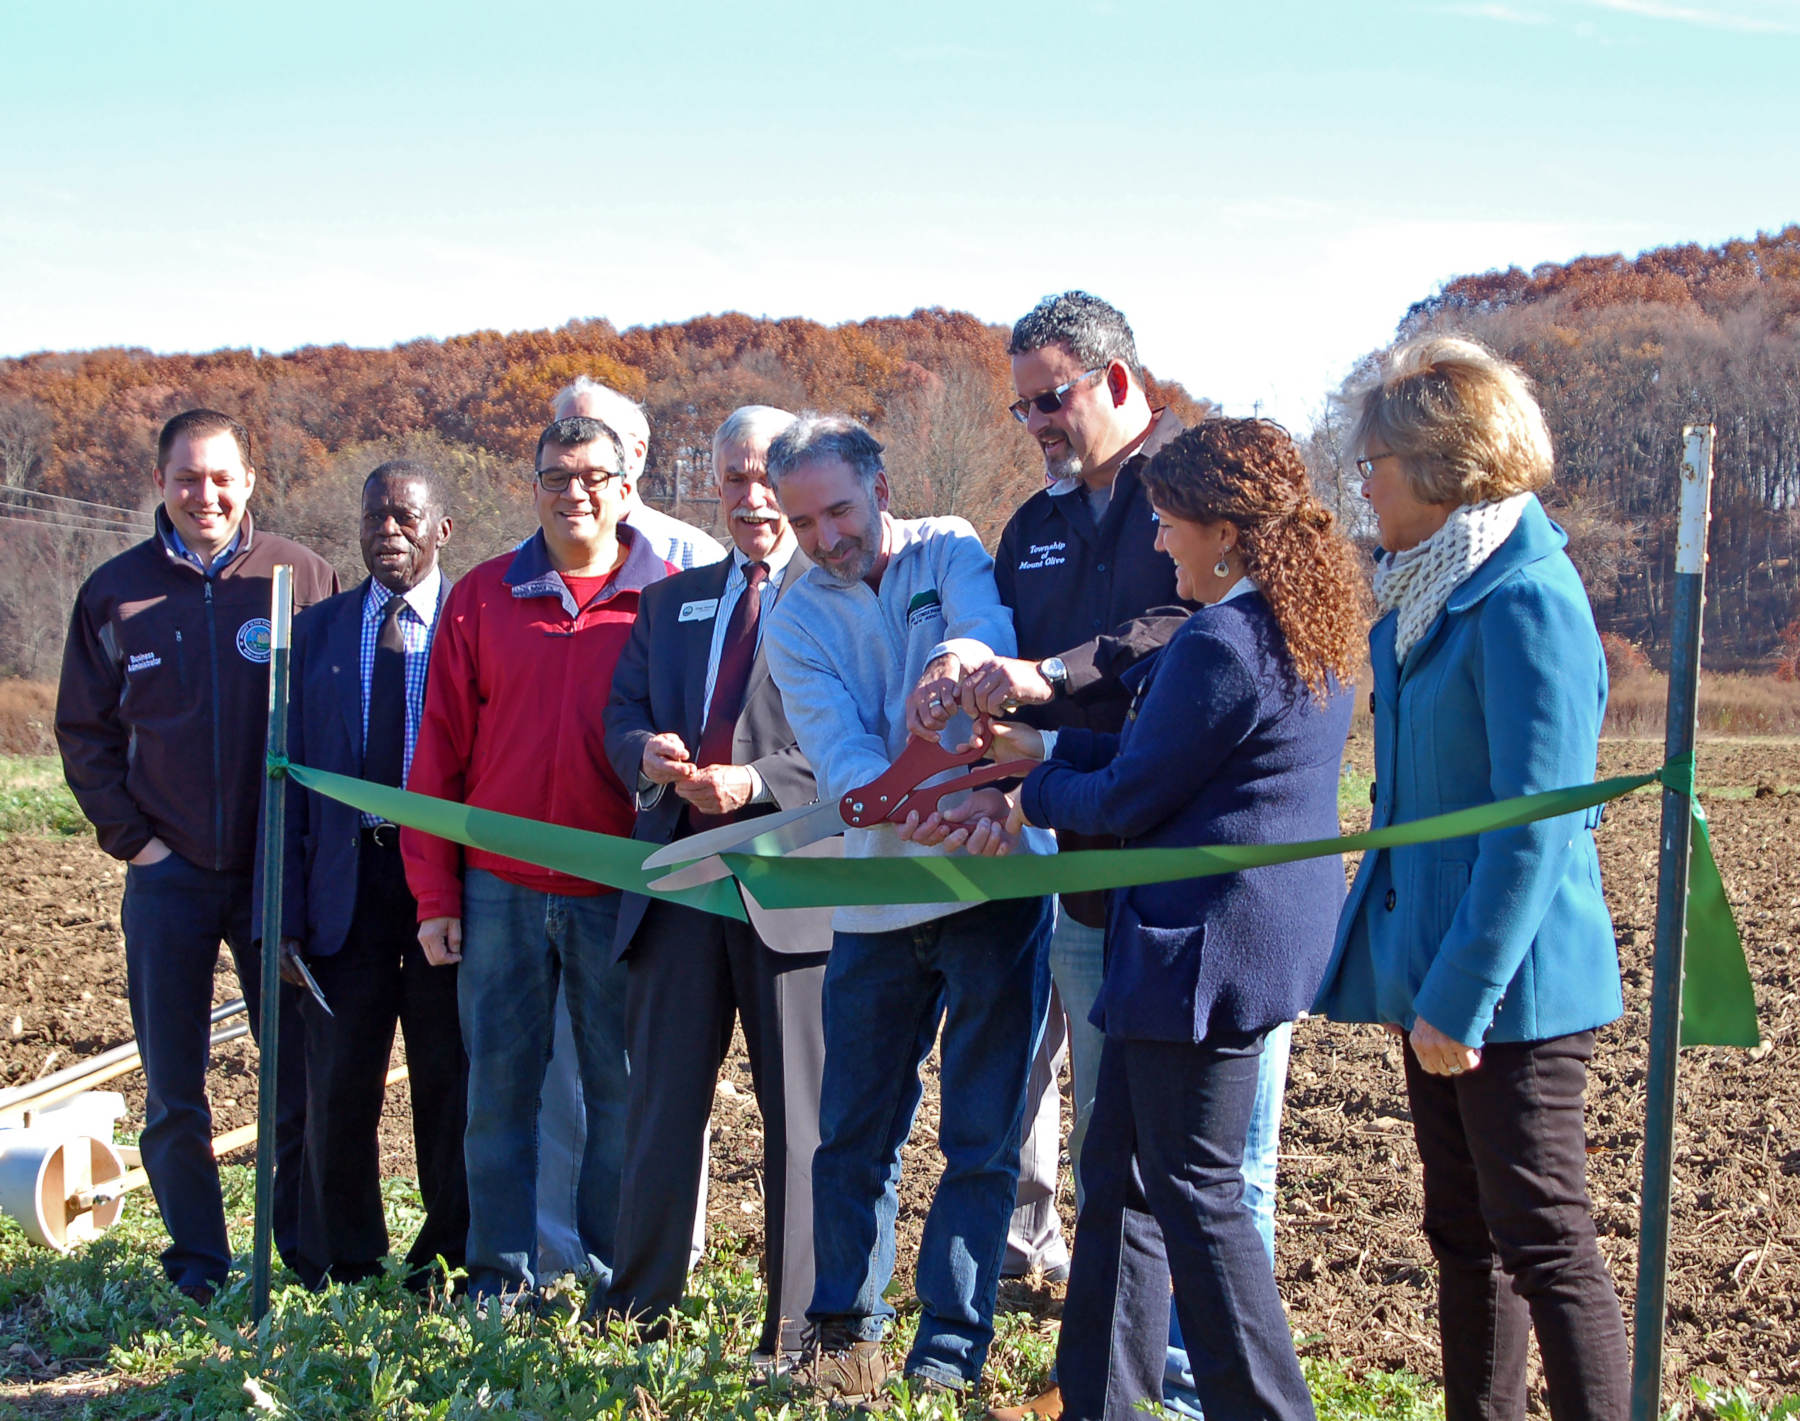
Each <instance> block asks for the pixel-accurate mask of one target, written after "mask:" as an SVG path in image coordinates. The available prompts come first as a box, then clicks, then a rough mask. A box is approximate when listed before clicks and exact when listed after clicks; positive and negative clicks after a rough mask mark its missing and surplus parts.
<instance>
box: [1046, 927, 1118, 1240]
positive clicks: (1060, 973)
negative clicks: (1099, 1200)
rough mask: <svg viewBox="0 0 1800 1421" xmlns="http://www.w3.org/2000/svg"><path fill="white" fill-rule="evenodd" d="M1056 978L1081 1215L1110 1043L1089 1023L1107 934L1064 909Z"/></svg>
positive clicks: (1057, 935)
mask: <svg viewBox="0 0 1800 1421" xmlns="http://www.w3.org/2000/svg"><path fill="white" fill-rule="evenodd" d="M1050 976H1051V977H1052V978H1053V979H1054V980H1055V982H1056V994H1057V996H1059V997H1061V998H1062V1004H1063V1010H1064V1011H1065V1012H1066V1013H1067V1014H1068V1018H1069V1077H1070V1082H1071V1085H1072V1087H1073V1091H1074V1096H1075V1101H1074V1105H1075V1123H1074V1124H1073V1125H1072V1126H1071V1127H1070V1129H1069V1163H1070V1164H1071V1165H1072V1166H1073V1167H1074V1170H1075V1212H1076V1214H1077V1216H1079V1215H1080V1213H1081V1203H1082V1200H1084V1199H1086V1198H1087V1190H1086V1188H1085V1187H1084V1186H1083V1184H1082V1182H1081V1145H1082V1142H1083V1141H1084V1140H1086V1139H1087V1131H1088V1120H1089V1119H1090V1118H1091V1117H1092V1116H1093V1113H1094V1082H1095V1080H1096V1079H1098V1077H1099V1075H1100V1047H1101V1045H1102V1044H1103V1043H1104V1042H1105V1040H1106V1038H1105V1037H1104V1036H1102V1035H1101V1034H1100V1028H1099V1027H1097V1026H1095V1025H1094V1024H1093V1023H1092V1022H1091V1021H1089V1020H1088V1014H1089V1013H1090V1012H1092V1011H1093V1009H1094V1003H1095V1002H1096V1001H1097V1000H1098V999H1099V996H1100V984H1101V982H1102V981H1103V980H1104V979H1105V977H1106V930H1105V929H1104V928H1090V927H1088V926H1087V925H1086V924H1084V923H1078V922H1076V921H1075V919H1073V918H1071V917H1070V916H1069V915H1068V914H1067V913H1066V912H1064V911H1063V910H1062V909H1061V907H1060V906H1059V907H1058V909H1057V912H1056V930H1055V931H1054V932H1052V933H1051V934H1050Z"/></svg>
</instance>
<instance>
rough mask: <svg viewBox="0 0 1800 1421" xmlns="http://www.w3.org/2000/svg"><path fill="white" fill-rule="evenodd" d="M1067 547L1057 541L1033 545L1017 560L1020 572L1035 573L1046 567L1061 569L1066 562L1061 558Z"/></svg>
mask: <svg viewBox="0 0 1800 1421" xmlns="http://www.w3.org/2000/svg"><path fill="white" fill-rule="evenodd" d="M1068 547H1069V545H1068V544H1067V543H1065V542H1063V541H1062V540H1061V539H1058V540H1057V541H1056V542H1054V543H1033V544H1032V545H1031V547H1030V548H1029V549H1027V550H1026V554H1025V556H1024V557H1022V558H1020V559H1019V571H1020V572H1037V571H1039V570H1041V569H1043V568H1046V567H1061V566H1062V565H1063V564H1064V563H1066V562H1067V561H1068V558H1067V557H1065V556H1063V554H1064V553H1066V552H1067V551H1068Z"/></svg>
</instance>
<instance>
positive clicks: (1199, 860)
mask: <svg viewBox="0 0 1800 1421" xmlns="http://www.w3.org/2000/svg"><path fill="white" fill-rule="evenodd" d="M283 772H285V773H287V774H288V775H290V776H291V777H292V778H293V779H294V781H295V782H296V783H297V784H300V785H303V786H305V787H306V788H307V789H312V790H316V791H318V792H319V793H320V794H323V795H326V796H328V797H329V798H332V799H336V800H341V801H342V802H343V803H345V804H349V805H351V806H353V807H354V808H357V809H360V810H363V811H364V812H366V813H369V814H376V815H379V816H381V817H382V818H383V819H387V820H390V821H391V822H393V823H395V824H403V825H405V826H406V827H407V828H410V829H419V830H423V831H424V832H425V833H428V834H435V835H436V836H437V837H439V838H441V839H449V840H451V841H453V842H455V843H458V844H464V845H467V846H468V847H470V848H477V849H483V850H485V851H487V852H489V853H494V854H501V855H504V856H505V857H507V858H511V859H517V860H519V861H521V862H524V863H531V864H537V865H539V866H541V867H543V868H551V869H557V870H559V871H560V872H563V873H567V874H571V875H573V876H575V877H577V878H585V879H589V880H591V881H593V882H595V883H604V884H608V885H610V886H612V887H615V888H620V889H624V890H625V891H627V892H631V893H644V894H648V895H650V896H651V897H656V898H665V899H668V900H669V901H671V902H676V903H682V904H685V905H687V906H688V907H692V908H698V909H700V910H701V911H703V912H708V913H718V914H720V915H722V916H725V917H730V918H735V919H737V920H738V921H740V922H742V921H744V920H745V917H746V914H745V911H744V904H743V901H742V899H741V898H740V896H739V894H738V891H737V884H738V883H741V884H742V885H743V887H744V889H745V890H746V891H747V892H749V893H750V894H751V895H752V896H753V897H754V898H755V899H756V900H757V902H758V903H760V904H761V905H762V906H763V907H765V908H823V907H842V906H849V905H859V906H872V905H880V904H890V903H946V902H955V903H979V902H986V901H988V900H990V899H995V898H1035V897H1040V896H1044V895H1047V894H1051V893H1073V892H1087V891H1092V890H1096V889H1105V888H1128V887H1132V886H1135V885H1138V884H1144V883H1165V882H1169V881H1171V880H1174V879H1182V878H1204V877H1207V876H1209V875H1211V874H1216V873H1237V872H1240V871H1242V870H1244V869H1247V868H1263V867H1266V866H1268V865H1270V864H1280V863H1293V862H1295V861H1296V860H1299V859H1308V858H1318V857H1322V856H1323V855H1326V854H1341V853H1346V852H1354V851H1356V850H1364V851H1369V850H1378V849H1389V848H1399V847H1402V846H1406V845H1412V844H1427V843H1433V842H1436V841H1438V840H1442V839H1458V838H1467V837H1471V836H1473V835H1476V834H1487V833H1492V832H1494V831H1495V830H1498V829H1513V828H1517V827H1519V826H1520V825H1522V824H1531V823H1534V822H1536V821H1538V820H1540V819H1554V818H1556V817H1558V816H1560V815H1564V814H1576V813H1580V812H1582V811H1584V810H1588V809H1592V808H1594V807H1596V806H1597V805H1601V804H1606V803H1609V802H1610V801H1612V800H1615V799H1620V798H1623V797H1624V796H1625V795H1628V794H1631V793H1633V792H1635V791H1637V790H1640V789H1643V788H1645V787H1646V786H1648V785H1652V784H1657V783H1660V784H1662V785H1663V786H1664V787H1665V788H1666V789H1669V790H1672V791H1673V792H1675V793H1677V794H1680V795H1682V796H1683V797H1684V798H1685V799H1686V800H1687V802H1688V805H1689V808H1690V811H1691V813H1692V814H1693V818H1694V835H1693V851H1692V853H1691V855H1690V856H1689V860H1688V930H1687V971H1686V974H1685V976H1684V978H1683V981H1682V1032H1681V1043H1682V1045H1684V1046H1702V1045H1712V1046H1755V1045H1756V1044H1757V1043H1758V1041H1759V1039H1760V1037H1759V1034H1758V1031H1757V1026H1756V1000H1755V995H1754V992H1753V991H1752V988H1751V983H1750V972H1749V968H1748V967H1747V966H1746V964H1745V962H1744V948H1743V943H1742V941H1741V940H1740V939H1739V937H1738V931H1737V924H1736V923H1735V922H1734V921H1733V920H1732V916H1731V905H1730V904H1729V902H1727V901H1726V897H1725V886H1724V883H1723V882H1722V881H1721V879H1720V877H1719V869H1718V865H1717V864H1716V863H1715V862H1714V859H1713V854H1712V842H1711V839H1710V837H1709V836H1708V834H1707V829H1706V816H1705V815H1704V813H1702V811H1701V809H1700V804H1699V801H1698V800H1697V799H1696V798H1695V797H1694V758H1693V756H1692V755H1691V754H1687V755H1680V756H1676V757H1675V758H1674V759H1672V760H1670V761H1669V762H1668V763H1667V764H1665V765H1664V766H1663V767H1662V768H1661V769H1659V770H1657V771H1655V772H1653V773H1651V774H1647V775H1623V776H1618V777H1615V778H1612V779H1606V780H1600V781H1598V782H1597V783H1595V784H1591V785H1577V786H1573V787H1570V788H1567V789H1552V790H1543V791H1540V792H1539V793H1536V794H1527V795H1520V796H1518V797H1516V798H1513V799H1503V800H1500V801H1499V802H1497V803H1494V804H1482V805H1476V806H1474V807H1472V808H1469V809H1458V810H1454V811H1452V812H1451V813H1449V814H1435V815H1432V816H1431V817H1430V818H1427V819H1415V820H1410V821H1408V822H1406V823H1403V824H1390V825H1387V826H1385V827H1383V828H1380V829H1366V830H1364V831H1363V832H1362V833H1360V834H1349V835H1346V836H1344V837H1343V838H1337V839H1312V840H1308V841H1306V842H1303V843H1293V844H1209V845H1204V846H1201V847H1197V848H1181V849H1090V850H1085V851H1081V852H1076V853H1066V854H1055V855H1041V854H1014V855H1009V856H1007V857H1005V858H983V857H977V856H969V857H963V858H946V857H938V856H929V857H921V858H900V857H883V858H856V859H810V858H790V857H784V856H781V855H762V854H737V853H733V854H725V855H723V858H724V860H725V863H726V865H727V866H728V867H729V868H730V869H731V872H732V874H733V878H735V880H736V882H734V881H733V879H732V878H725V879H719V880H717V881H715V882H713V883H708V884H703V885H701V886H700V887H697V888H689V889H683V890H681V891H679V892H675V893H663V892H658V891H656V890H654V889H652V888H651V887H650V882H651V880H652V879H654V878H658V877H660V876H661V875H662V873H663V872H666V870H652V871H651V872H650V873H649V874H646V873H645V872H644V860H645V859H646V858H647V857H649V855H650V854H651V853H653V852H654V851H655V849H656V847H657V846H656V845H654V844H645V843H640V842H638V841H636V840H634V839H621V838H617V837H615V836H613V835H610V834H595V833H590V832H588V831H586V830H582V829H570V828H567V827H565V826H562V825H557V824H542V823H539V822H538V821H536V820H533V819H524V818H520V817H518V816H516V815H512V814H500V813H497V812H495V811H493V810H488V809H473V808H470V807H469V806H468V805H464V804H457V803H455V802H453V801H450V800H443V799H433V798H431V797H429V796H427V795H421V794H412V793H410V792H408V791H405V790H399V789H394V788H391V787H389V786H386V785H374V784H370V783H368V782H367V781H365V780H357V779H352V778H350V777H349V776H348V775H338V774H332V773H329V772H328V771H324V770H313V769H308V768H306V767H305V766H303V765H295V764H291V763H288V762H286V761H281V760H274V759H272V760H271V761H270V763H269V773H270V774H271V775H272V776H273V775H278V774H281V773H283Z"/></svg>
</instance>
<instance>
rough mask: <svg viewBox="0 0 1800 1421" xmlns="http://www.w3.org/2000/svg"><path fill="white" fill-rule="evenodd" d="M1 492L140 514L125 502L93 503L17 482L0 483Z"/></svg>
mask: <svg viewBox="0 0 1800 1421" xmlns="http://www.w3.org/2000/svg"><path fill="white" fill-rule="evenodd" d="M0 494H15V495H18V496H19V497H21V498H41V499H44V500H45V501H46V502H49V503H53V504H55V503H69V504H75V505H77V506H78V507H81V508H97V509H100V510H102V511H104V512H106V513H122V514H129V515H130V516H131V517H133V518H135V517H137V516H138V514H139V510H137V509H135V508H126V507H125V506H124V505H123V504H118V503H93V502H91V501H89V500H88V499H85V498H69V497H68V496H67V495H65V494H60V493H45V492H43V491H42V490H41V489H35V488H23V487H20V486H18V485H16V484H6V485H0Z"/></svg>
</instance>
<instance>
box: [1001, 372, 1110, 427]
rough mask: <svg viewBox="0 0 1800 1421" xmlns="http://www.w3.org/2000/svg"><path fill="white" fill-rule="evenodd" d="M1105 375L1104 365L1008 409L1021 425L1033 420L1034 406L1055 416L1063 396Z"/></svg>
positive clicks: (1041, 412)
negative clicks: (1078, 386)
mask: <svg viewBox="0 0 1800 1421" xmlns="http://www.w3.org/2000/svg"><path fill="white" fill-rule="evenodd" d="M1105 373H1106V367H1105V366H1104V365H1100V366H1096V367H1095V368H1094V369H1092V370H1083V371H1082V372H1081V373H1080V374H1079V375H1077V376H1076V377H1075V378H1074V379H1073V380H1065V381H1064V382H1063V383H1062V384H1060V385H1058V386H1057V387H1056V388H1055V389H1054V390H1046V391H1044V393H1043V394H1041V395H1033V396H1031V397H1030V398H1029V399H1024V400H1014V401H1013V402H1012V403H1011V404H1010V405H1008V406H1007V408H1008V409H1009V410H1011V411H1012V416H1013V418H1014V419H1016V420H1018V421H1019V423H1020V424H1023V423H1025V421H1026V420H1028V419H1030V418H1031V407H1032V406H1033V405H1036V406H1037V411H1038V413H1039V414H1055V413H1056V412H1057V411H1058V410H1059V409H1061V408H1062V407H1063V396H1064V395H1066V394H1068V393H1069V391H1070V390H1073V389H1074V388H1075V387H1076V386H1077V385H1079V384H1080V383H1081V382H1082V381H1083V380H1091V379H1093V377H1094V376H1096V375H1104V374H1105Z"/></svg>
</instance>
